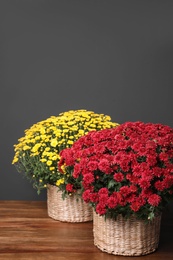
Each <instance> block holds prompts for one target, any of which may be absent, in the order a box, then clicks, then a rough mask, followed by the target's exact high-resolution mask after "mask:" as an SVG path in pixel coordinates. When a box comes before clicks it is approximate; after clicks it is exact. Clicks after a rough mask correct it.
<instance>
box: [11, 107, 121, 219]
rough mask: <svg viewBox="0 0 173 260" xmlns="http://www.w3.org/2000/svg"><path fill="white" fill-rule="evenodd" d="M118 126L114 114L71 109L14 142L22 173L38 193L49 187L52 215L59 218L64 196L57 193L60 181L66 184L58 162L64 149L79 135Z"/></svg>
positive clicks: (16, 157) (29, 130) (15, 161)
mask: <svg viewBox="0 0 173 260" xmlns="http://www.w3.org/2000/svg"><path fill="white" fill-rule="evenodd" d="M116 125H117V124H116V123H113V122H111V118H110V116H107V115H104V114H97V113H95V112H93V111H87V110H84V109H80V110H70V111H67V112H64V113H60V114H59V115H58V116H51V117H49V118H47V119H46V120H43V121H40V122H37V123H36V124H34V125H32V126H31V127H30V128H29V129H27V130H25V133H24V136H23V137H22V138H20V139H19V140H18V144H15V145H14V151H15V155H14V158H13V162H12V163H13V164H14V165H15V167H16V169H17V171H18V172H22V173H24V176H26V177H27V179H29V180H30V181H31V182H32V184H33V187H34V188H35V189H36V190H37V192H38V194H40V192H41V190H42V189H44V188H46V189H47V196H48V215H49V216H50V217H52V218H54V219H59V212H57V211H58V209H59V204H58V205H57V196H60V193H57V190H58V186H59V185H58V184H59V183H61V184H62V178H61V177H60V173H59V171H58V170H57V163H58V161H59V158H60V152H61V150H63V149H64V148H68V147H71V145H72V144H73V143H74V142H75V141H76V140H77V139H78V138H79V137H81V136H83V135H85V134H87V133H88V132H89V131H96V130H100V129H104V128H109V127H114V126H116ZM64 195H66V197H69V196H68V194H67V192H66V193H63V198H64ZM70 199H71V198H70ZM64 203H65V202H64ZM71 204H72V202H71ZM87 206H88V205H87ZM56 214H58V215H57V216H56ZM62 214H63V211H62ZM89 217H90V216H89ZM62 218H63V216H62ZM90 218H91V217H90ZM60 220H62V219H61V217H60Z"/></svg>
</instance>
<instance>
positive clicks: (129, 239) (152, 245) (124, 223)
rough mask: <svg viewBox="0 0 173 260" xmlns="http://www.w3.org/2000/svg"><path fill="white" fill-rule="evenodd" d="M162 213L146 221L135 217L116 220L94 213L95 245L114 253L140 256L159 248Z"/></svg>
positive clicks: (104, 250) (119, 217) (120, 216)
mask: <svg viewBox="0 0 173 260" xmlns="http://www.w3.org/2000/svg"><path fill="white" fill-rule="evenodd" d="M160 223H161V215H159V216H157V217H156V218H155V219H154V220H153V221H152V222H149V223H146V222H144V221H142V220H137V219H136V218H135V217H133V216H132V217H131V218H130V219H126V220H125V219H124V218H123V217H122V215H119V216H118V218H117V219H116V220H113V219H108V218H107V219H106V220H105V218H104V217H103V216H99V215H98V214H96V213H95V212H94V213H93V235H94V245H95V246H97V247H98V248H99V249H100V250H101V251H103V252H107V253H109V254H113V255H124V256H140V255H147V254H149V253H152V252H154V251H155V250H156V249H157V248H158V244H159V236H160Z"/></svg>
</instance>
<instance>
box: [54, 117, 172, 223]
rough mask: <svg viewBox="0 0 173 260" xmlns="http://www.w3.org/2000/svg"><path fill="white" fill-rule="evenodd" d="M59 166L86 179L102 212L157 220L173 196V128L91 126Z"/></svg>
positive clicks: (89, 197) (88, 193)
mask: <svg viewBox="0 0 173 260" xmlns="http://www.w3.org/2000/svg"><path fill="white" fill-rule="evenodd" d="M59 170H60V171H61V172H62V174H71V175H72V176H73V177H74V178H76V179H78V180H79V181H81V182H82V187H83V191H82V193H83V194H82V197H83V199H84V201H85V202H87V203H90V204H91V205H92V207H93V208H94V210H95V212H96V213H98V214H99V215H103V216H105V217H109V218H113V219H116V217H117V216H118V214H122V215H123V216H124V217H126V218H129V217H130V216H131V215H135V216H136V217H137V218H139V219H144V220H149V219H150V220H151V219H153V218H154V217H155V216H156V215H157V214H160V213H161V212H162V211H163V209H164V208H165V207H166V206H167V205H168V203H169V202H170V201H171V200H172V199H173V129H172V128H171V127H169V126H165V125H162V124H153V123H143V122H126V123H124V124H121V125H119V126H117V127H116V128H112V129H105V130H100V131H98V132H90V133H88V134H87V135H85V136H83V137H81V138H79V140H78V141H76V142H75V143H74V144H73V145H72V147H71V148H69V149H65V150H63V151H62V152H61V159H60V161H59ZM68 189H71V191H73V186H72V185H70V184H69V187H68Z"/></svg>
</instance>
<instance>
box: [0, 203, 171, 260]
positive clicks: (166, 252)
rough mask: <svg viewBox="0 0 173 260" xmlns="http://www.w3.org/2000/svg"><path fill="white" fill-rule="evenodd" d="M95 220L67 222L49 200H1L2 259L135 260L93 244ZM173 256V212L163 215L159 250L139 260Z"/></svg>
mask: <svg viewBox="0 0 173 260" xmlns="http://www.w3.org/2000/svg"><path fill="white" fill-rule="evenodd" d="M92 228H93V227H92V222H86V223H64V222H60V221H55V220H53V219H51V218H49V217H48V215H47V205H46V202H45V201H41V202H40V201H39V202H38V201H0V260H2V259H3V260H6V259H10V260H13V259H14V260H15V259H17V260H20V259H22V260H31V259H32V260H44V259H46V260H56V259H58V260H65V259H68V260H103V259H104V260H122V259H127V260H132V259H133V260H134V257H124V256H115V255H110V254H107V253H103V252H102V251H100V250H99V249H98V248H96V247H95V246H94V244H93V231H92ZM164 258H165V259H167V260H172V259H173V213H172V212H169V214H168V213H167V212H165V214H163V217H162V224H161V234H160V244H159V248H158V250H157V251H156V252H154V253H152V254H149V255H146V256H140V257H135V259H136V260H140V259H143V260H163V259H164Z"/></svg>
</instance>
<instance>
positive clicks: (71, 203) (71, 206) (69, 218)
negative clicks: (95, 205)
mask: <svg viewBox="0 0 173 260" xmlns="http://www.w3.org/2000/svg"><path fill="white" fill-rule="evenodd" d="M47 211H48V216H49V217H51V218H53V219H54V220H59V221H63V222H87V221H92V219H93V211H92V208H91V207H90V206H89V205H88V204H87V203H85V202H84V201H83V199H82V198H81V197H79V196H77V195H75V194H74V195H72V196H68V197H67V198H65V199H63V198H62V192H61V191H59V190H58V189H57V187H56V186H53V185H50V184H48V187H47Z"/></svg>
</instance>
